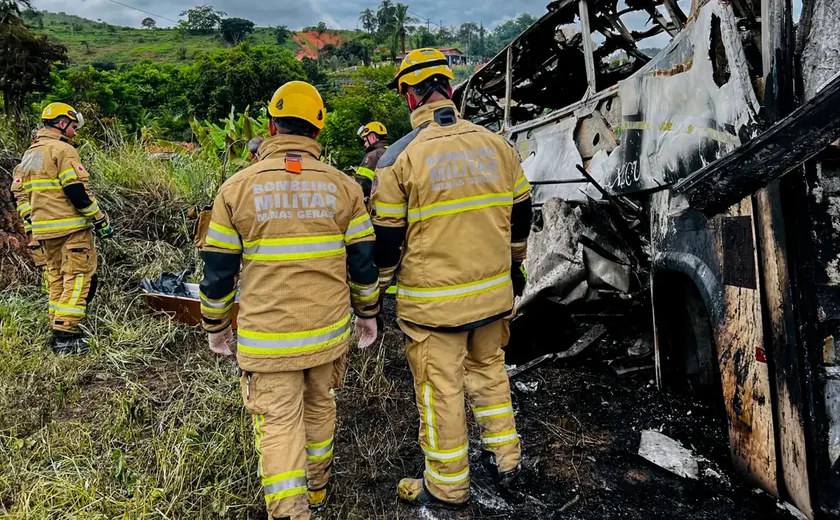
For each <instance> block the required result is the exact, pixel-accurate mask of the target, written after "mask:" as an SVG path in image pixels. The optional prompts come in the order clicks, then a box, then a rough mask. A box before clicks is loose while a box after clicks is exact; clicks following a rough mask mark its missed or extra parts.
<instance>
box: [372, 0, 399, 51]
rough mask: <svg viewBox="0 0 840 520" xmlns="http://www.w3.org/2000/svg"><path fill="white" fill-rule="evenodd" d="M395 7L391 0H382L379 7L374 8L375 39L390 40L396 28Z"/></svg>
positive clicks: (380, 40)
mask: <svg viewBox="0 0 840 520" xmlns="http://www.w3.org/2000/svg"><path fill="white" fill-rule="evenodd" d="M396 11H397V8H396V6H394V3H393V2H392V1H391V0H382V3H381V4H379V9H377V10H376V29H377V33H376V36H377V40H378V41H379V42H386V41H388V42H390V41H391V40H392V38H393V36H394V29H395V28H396V22H395V15H396Z"/></svg>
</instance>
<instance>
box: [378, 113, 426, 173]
mask: <svg viewBox="0 0 840 520" xmlns="http://www.w3.org/2000/svg"><path fill="white" fill-rule="evenodd" d="M427 126H429V124H428V123H426V124H424V125H421V126H418V127H417V128H415V129H414V130H412V131H411V132H410V133H408V134H406V135H405V136H403V138H402V139H400V140H399V141H397V142H396V143H394V144H392V145H391V146H389V147H388V148H387V149H386V150H385V153H384V154H382V158H381V159H379V164H377V165H376V167H377V168H387V167H388V166H393V165H394V163H396V162H397V159H398V158H399V157H400V155H402V153H403V152H404V151H405V149H406V148H408V145H410V144H411V142H412V141H414V140H415V139H417V136H418V135H420V132H422V131H423V130H424V129H425V128H426V127H427Z"/></svg>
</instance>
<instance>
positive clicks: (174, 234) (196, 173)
mask: <svg viewBox="0 0 840 520" xmlns="http://www.w3.org/2000/svg"><path fill="white" fill-rule="evenodd" d="M117 142H118V143H119V142H120V141H119V140H117ZM80 151H81V154H82V157H83V161H84V162H85V164H86V165H87V167H88V169H89V170H90V171H91V174H92V187H93V189H94V191H95V192H96V193H97V195H98V197H99V198H100V202H101V205H102V206H103V207H104V208H105V209H106V211H107V212H108V213H109V214H110V216H111V219H112V223H113V225H114V228H115V230H116V236H115V237H114V238H112V239H110V240H108V241H99V242H98V247H99V276H100V279H101V285H100V290H99V292H98V294H97V296H96V298H95V300H94V302H93V304H92V306H91V307H90V309H89V318H88V321H87V324H86V329H87V332H88V333H89V334H90V336H91V338H92V340H91V346H92V352H91V354H90V355H88V356H85V357H69V358H57V357H55V356H53V355H52V353H51V350H50V347H49V343H50V338H51V333H50V330H49V323H48V320H47V299H46V295H45V294H43V293H41V291H40V290H39V288H38V287H37V283H36V282H35V281H34V280H32V278H31V277H30V278H21V279H20V281H19V283H18V284H17V285H16V286H14V287H8V288H4V289H3V290H0V518H4V519H9V520H24V519H27V520H29V519H31V520H43V519H53V518H55V519H58V518H61V519H79V520H81V519H84V520H99V519H103V520H104V519H114V518H118V519H125V520H128V519H150V520H151V519H161V518H165V519H199V518H202V519H203V518H213V519H262V518H264V513H263V507H264V506H263V498H262V491H261V485H260V481H259V477H258V476H257V457H256V453H255V450H254V446H253V434H252V431H251V424H250V418H249V416H248V414H247V413H246V412H245V411H244V408H243V406H242V402H241V396H240V395H239V388H238V379H237V369H236V367H235V366H234V365H233V364H231V363H229V362H226V361H221V360H219V359H217V358H215V357H214V356H213V355H212V354H211V353H210V352H209V349H208V348H207V347H206V337H205V335H204V333H203V332H202V331H201V329H200V328H198V327H188V326H184V325H180V324H177V323H174V322H172V321H171V320H169V319H167V318H166V317H162V316H152V315H150V314H149V313H148V311H147V310H146V307H145V303H144V300H143V298H142V296H141V294H140V291H139V287H138V283H139V281H140V279H142V278H143V277H148V276H157V275H158V274H159V273H160V272H163V271H178V270H181V269H183V268H185V267H194V268H196V270H198V269H199V268H200V265H199V264H198V260H197V254H196V251H195V250H194V249H193V247H192V245H191V237H190V227H191V226H190V222H189V221H188V220H187V219H186V217H185V215H186V211H187V209H188V208H189V207H190V206H192V205H196V204H203V203H206V202H207V201H208V200H210V198H212V196H213V194H214V193H215V191H216V187H217V185H218V182H219V179H218V172H216V171H215V170H214V168H212V167H211V166H209V165H208V164H206V163H204V162H202V161H200V160H198V159H196V158H194V157H192V156H190V155H186V156H183V157H178V158H177V159H176V160H173V161H169V162H158V161H153V160H150V159H149V158H148V157H147V156H146V155H145V152H144V151H143V149H142V148H141V147H140V146H138V145H135V144H131V143H122V144H118V145H117V146H116V147H115V148H113V149H109V150H103V149H100V148H97V147H96V146H94V145H92V144H82V145H81V146H80ZM386 338H387V340H386V341H384V342H378V343H377V345H378V346H375V347H372V348H371V349H369V350H368V351H366V352H364V353H361V354H359V353H356V355H355V357H354V359H353V361H352V363H351V367H350V369H349V371H348V378H347V385H346V388H344V389H342V390H339V391H338V396H339V397H338V399H339V404H338V406H339V410H340V412H339V415H340V419H339V431H338V433H337V442H338V443H339V448H338V450H337V452H338V453H339V458H338V459H337V460H336V466H335V468H336V469H335V479H334V482H335V486H336V487H335V489H336V491H337V495H336V497H335V499H334V500H333V502H332V504H331V506H330V510H329V512H328V514H327V516H326V517H327V518H342V519H358V520H361V519H370V518H382V519H385V518H388V519H392V518H405V515H403V514H402V513H400V512H398V511H397V510H396V509H395V500H394V486H395V484H396V480H397V478H398V477H399V476H402V475H404V474H407V473H408V474H410V473H414V472H416V471H417V470H418V469H419V467H420V464H421V458H420V457H421V455H420V452H419V450H417V449H416V445H415V439H414V435H415V432H416V412H414V410H413V409H412V407H411V406H410V403H412V402H413V393H412V387H411V383H410V375H409V373H408V369H407V367H406V364H405V359H404V357H402V353H401V349H400V348H399V344H400V342H401V335H399V334H398V333H396V332H395V331H393V330H392V331H391V332H389V333H387V334H386ZM406 453H410V454H411V456H410V457H408V459H407V461H408V462H410V464H409V465H408V466H406V458H405V454H406Z"/></svg>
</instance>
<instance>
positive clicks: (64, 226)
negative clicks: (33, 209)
mask: <svg viewBox="0 0 840 520" xmlns="http://www.w3.org/2000/svg"><path fill="white" fill-rule="evenodd" d="M90 225H91V223H90V220H88V219H87V218H78V217H74V218H61V219H56V220H35V221H33V222H32V229H33V230H34V231H44V232H50V231H65V230H69V229H84V228H87V227H90Z"/></svg>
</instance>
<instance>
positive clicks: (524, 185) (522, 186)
mask: <svg viewBox="0 0 840 520" xmlns="http://www.w3.org/2000/svg"><path fill="white" fill-rule="evenodd" d="M530 189H531V185H530V184H529V183H528V179H526V178H525V176H524V175H523V176H522V177H521V178H520V179H519V181H517V183H516V185H515V186H514V187H513V198H516V197H518V196H520V195H522V194H523V193H525V192H526V191H528V190H530Z"/></svg>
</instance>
